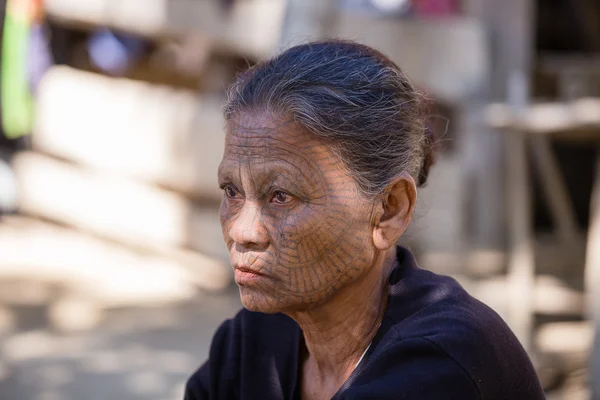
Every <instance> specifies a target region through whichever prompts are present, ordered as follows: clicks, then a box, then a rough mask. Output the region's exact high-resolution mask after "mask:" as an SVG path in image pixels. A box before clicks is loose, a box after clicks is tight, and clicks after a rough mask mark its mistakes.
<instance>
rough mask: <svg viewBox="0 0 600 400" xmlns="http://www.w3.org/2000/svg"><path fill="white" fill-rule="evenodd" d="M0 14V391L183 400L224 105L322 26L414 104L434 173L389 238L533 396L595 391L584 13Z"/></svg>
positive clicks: (241, 7)
mask: <svg viewBox="0 0 600 400" xmlns="http://www.w3.org/2000/svg"><path fill="white" fill-rule="evenodd" d="M0 9H1V18H0V20H1V30H0V32H1V33H2V37H1V53H0V95H1V96H0V119H1V121H0V122H1V131H0V399H2V400H75V399H89V400H94V399H98V400H100V399H102V400H104V399H123V400H129V399H157V400H175V399H181V398H182V397H183V385H184V383H185V380H186V378H187V377H188V376H189V375H190V374H191V372H192V371H193V370H194V369H195V368H197V367H198V366H199V365H200V364H201V363H202V362H203V361H204V360H205V359H206V357H207V352H208V346H209V342H210V339H211V337H212V335H213V333H214V331H215V329H216V327H217V326H218V324H220V323H221V321H223V319H225V318H227V317H230V316H232V315H234V314H235V313H236V312H237V310H238V309H239V308H240V307H241V305H240V302H239V299H238V293H237V289H236V287H235V284H234V283H232V273H231V270H230V267H229V265H228V257H227V251H226V248H225V247H224V245H223V243H222V239H221V233H220V227H219V223H218V219H217V208H218V204H219V200H220V191H219V190H218V188H217V184H216V168H217V165H218V163H219V161H220V157H221V153H222V147H223V143H222V141H223V136H224V135H223V120H222V117H221V113H220V106H221V102H222V100H223V96H224V91H225V89H226V87H227V86H228V84H229V83H230V82H231V81H232V79H233V78H234V76H235V75H236V74H237V73H238V72H240V71H242V70H244V69H245V68H247V67H248V66H249V65H252V64H254V63H256V62H258V61H259V60H261V59H263V58H265V57H268V56H269V55H272V54H275V53H276V52H278V51H279V50H281V49H284V48H286V47H288V46H290V45H293V44H295V43H299V42H303V41H307V40H309V39H314V38H325V37H332V36H333V37H343V38H349V39H355V40H359V41H361V42H364V43H367V44H370V45H373V46H375V47H376V48H378V49H380V50H382V51H383V52H385V53H386V54H388V55H390V56H391V58H393V59H394V60H395V61H396V62H397V63H398V64H399V65H400V66H401V67H402V68H403V69H404V71H405V72H406V73H407V74H408V75H409V76H410V77H411V78H412V80H413V81H414V82H415V84H416V85H417V86H418V87H420V89H421V90H422V91H423V92H424V93H426V94H427V96H428V97H429V99H430V100H431V101H430V108H431V110H430V115H431V118H430V123H431V124H432V126H433V127H434V128H435V130H436V132H438V133H439V141H438V150H439V157H438V163H437V165H436V166H435V167H434V168H433V171H432V175H431V178H430V181H429V183H428V186H427V187H426V188H425V189H423V190H422V192H421V194H420V203H419V208H418V210H417V215H416V218H415V219H414V222H413V224H412V226H411V228H410V232H409V233H408V234H407V235H406V237H405V239H404V242H405V243H404V244H406V245H408V246H410V247H411V248H412V249H413V251H415V252H416V254H417V256H418V258H419V260H420V263H421V265H422V266H423V267H424V268H428V269H431V270H434V271H437V272H441V273H445V274H450V275H452V276H454V277H456V279H458V280H459V281H460V282H461V283H462V284H463V285H464V286H465V287H466V288H467V289H468V290H469V291H470V292H471V293H472V294H473V295H475V296H476V297H478V298H479V299H481V300H482V301H484V302H485V303H487V304H488V305H490V306H491V307H493V308H494V309H495V310H497V311H498V312H499V313H500V314H501V315H502V316H503V317H504V318H505V319H506V320H507V321H508V322H509V324H510V325H511V327H512V328H513V329H514V331H515V332H516V333H517V335H518V337H519V339H520V340H521V342H522V343H523V344H524V346H525V347H526V349H527V350H528V352H529V353H530V355H531V357H532V359H533V361H534V363H535V366H536V369H537V371H538V374H539V376H540V379H541V380H542V383H543V385H544V388H545V389H546V391H547V394H548V398H549V399H555V400H559V399H569V400H578V399H600V348H599V347H598V341H595V340H594V337H595V331H596V330H595V328H594V327H598V325H599V323H600V322H599V321H600V297H599V292H600V162H599V159H598V156H597V148H598V143H600V140H599V139H600V3H599V2H598V1H597V0H537V1H534V0H503V1H496V0H237V1H235V0H229V1H225V0H45V1H42V0H3V1H0ZM595 343H596V344H595Z"/></svg>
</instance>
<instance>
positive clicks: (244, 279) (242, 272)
mask: <svg viewBox="0 0 600 400" xmlns="http://www.w3.org/2000/svg"><path fill="white" fill-rule="evenodd" d="M234 277H235V282H236V283H237V284H238V285H243V286H244V285H250V284H252V283H254V282H257V281H259V280H261V279H264V278H265V275H263V274H261V273H260V272H259V271H256V270H254V269H251V268H249V267H246V266H243V265H242V266H236V267H235V272H234Z"/></svg>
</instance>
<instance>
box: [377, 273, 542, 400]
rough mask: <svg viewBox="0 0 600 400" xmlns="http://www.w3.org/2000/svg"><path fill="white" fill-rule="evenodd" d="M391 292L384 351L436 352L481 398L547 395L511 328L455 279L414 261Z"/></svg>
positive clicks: (442, 362) (534, 397)
mask: <svg viewBox="0 0 600 400" xmlns="http://www.w3.org/2000/svg"><path fill="white" fill-rule="evenodd" d="M395 286H396V287H395ZM390 293H391V295H390V300H389V302H390V303H389V307H388V310H387V312H386V317H387V321H386V325H387V332H386V334H385V335H384V336H383V338H382V340H381V345H383V346H381V347H380V346H378V347H380V351H382V350H381V348H385V350H383V351H385V352H387V353H388V354H389V353H390V352H392V353H395V352H400V353H407V352H408V353H410V352H411V351H416V352H417V353H418V352H422V351H425V352H429V353H430V354H435V355H436V357H438V358H437V359H436V362H437V363H438V365H445V366H447V367H448V368H452V369H453V370H456V371H460V374H463V375H464V376H465V377H468V379H469V381H470V382H471V383H472V384H473V385H474V386H475V387H476V388H477V391H478V392H479V393H480V397H481V398H487V397H486V395H485V394H486V393H493V392H498V393H505V394H506V396H509V397H507V398H515V399H521V398H526V397H523V396H522V394H524V393H526V394H527V395H528V396H530V397H527V398H532V399H536V398H543V397H540V396H542V395H541V393H542V391H541V387H540V384H539V380H538V378H537V375H536V373H535V370H534V368H533V366H532V364H531V361H530V360H529V357H528V356H527V353H526V352H525V350H524V349H523V347H522V346H521V344H520V343H519V341H518V339H517V338H516V337H515V335H514V334H513V333H512V331H511V329H510V328H509V327H508V325H507V324H506V323H505V322H504V320H503V319H502V318H501V317H500V316H499V315H498V314H497V313H496V312H495V311H494V310H492V309H491V308H490V307H488V306H487V305H485V304H483V303H482V302H480V301H478V300H477V299H475V298H473V297H472V296H470V295H469V294H468V293H467V292H466V291H465V290H464V289H463V288H462V286H461V285H460V284H459V283H458V282H457V281H456V280H454V279H452V278H450V277H446V276H443V275H437V274H434V273H432V272H429V271H425V270H422V269H420V268H418V267H416V266H413V267H412V271H408V272H406V273H405V274H404V275H403V277H402V279H398V280H397V282H393V281H392V283H391V287H390ZM418 349H420V350H418ZM374 356H376V354H374ZM399 357H400V356H399ZM375 358H376V357H375ZM421 360H423V358H421ZM457 373H458V372H457ZM511 396H512V397H511Z"/></svg>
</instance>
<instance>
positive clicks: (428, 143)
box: [417, 126, 436, 187]
mask: <svg viewBox="0 0 600 400" xmlns="http://www.w3.org/2000/svg"><path fill="white" fill-rule="evenodd" d="M424 136H425V137H424V140H423V164H422V165H421V170H420V171H419V177H418V182H417V186H419V187H422V186H425V184H426V183H427V178H428V177H429V170H430V169H431V167H432V166H433V164H435V161H436V151H435V135H434V133H433V129H431V127H429V126H425V134H424Z"/></svg>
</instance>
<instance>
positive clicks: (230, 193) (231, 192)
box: [223, 185, 238, 199]
mask: <svg viewBox="0 0 600 400" xmlns="http://www.w3.org/2000/svg"><path fill="white" fill-rule="evenodd" d="M223 191H224V192H225V196H227V197H229V198H230V199H233V198H235V197H236V196H237V194H238V191H237V189H236V188H234V187H233V186H231V185H226V186H224V187H223Z"/></svg>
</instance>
